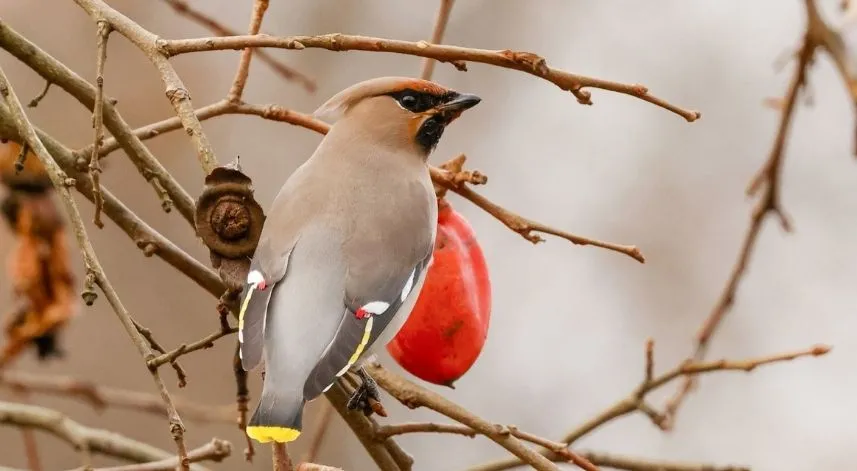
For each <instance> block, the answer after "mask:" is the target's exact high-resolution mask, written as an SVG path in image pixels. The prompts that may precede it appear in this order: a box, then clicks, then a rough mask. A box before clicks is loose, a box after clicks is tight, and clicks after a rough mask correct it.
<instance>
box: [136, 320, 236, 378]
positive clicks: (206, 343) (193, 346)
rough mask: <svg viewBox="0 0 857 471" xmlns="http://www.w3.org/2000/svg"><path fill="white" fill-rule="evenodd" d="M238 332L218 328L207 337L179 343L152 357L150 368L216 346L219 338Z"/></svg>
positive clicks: (149, 363) (231, 328)
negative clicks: (215, 342)
mask: <svg viewBox="0 0 857 471" xmlns="http://www.w3.org/2000/svg"><path fill="white" fill-rule="evenodd" d="M235 332H238V328H236V327H230V328H229V329H228V330H218V331H217V332H214V333H211V334H209V335H206V336H205V337H203V338H201V339H199V340H197V341H196V342H193V343H190V344H182V345H179V346H178V348H176V349H175V350H172V351H170V352H164V353H163V354H162V355H160V356H157V357H155V358H152V359H151V360H149V361H148V362H146V364H148V365H149V368H158V367H159V366H161V365H163V364H164V363H174V362H175V361H176V360H177V359H178V358H179V357H180V356H182V355H186V354H188V353H190V352H195V351H197V350H203V349H206V348H211V347H213V346H214V341H215V340H218V339H220V338H222V337H225V336H227V335H230V334H234V333H235Z"/></svg>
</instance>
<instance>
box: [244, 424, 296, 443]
mask: <svg viewBox="0 0 857 471" xmlns="http://www.w3.org/2000/svg"><path fill="white" fill-rule="evenodd" d="M300 434H301V431H300V430H295V429H293V428H288V427H274V426H267V425H266V426H251V427H247V436H248V437H250V438H252V439H253V440H256V441H257V442H259V443H268V442H271V441H274V442H279V443H288V442H291V441H294V440H295V439H297V438H298V436H300Z"/></svg>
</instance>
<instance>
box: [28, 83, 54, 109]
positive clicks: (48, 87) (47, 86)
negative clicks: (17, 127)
mask: <svg viewBox="0 0 857 471" xmlns="http://www.w3.org/2000/svg"><path fill="white" fill-rule="evenodd" d="M51 85H53V82H51V81H50V80H48V81H46V82H45V88H43V89H42V92H41V93H39V94H38V95H36V97H35V98H33V99H32V100H30V102H29V103H27V108H35V107H37V106H39V103H41V102H42V100H44V99H45V97H46V96H48V92H49V91H50V90H51Z"/></svg>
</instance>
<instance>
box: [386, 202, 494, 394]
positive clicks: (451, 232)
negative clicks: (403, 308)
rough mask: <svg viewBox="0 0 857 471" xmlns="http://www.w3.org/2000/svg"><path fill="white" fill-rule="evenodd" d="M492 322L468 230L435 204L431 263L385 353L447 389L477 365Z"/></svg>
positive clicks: (484, 275) (487, 288)
mask: <svg viewBox="0 0 857 471" xmlns="http://www.w3.org/2000/svg"><path fill="white" fill-rule="evenodd" d="M490 318H491V283H490V281H489V278H488V267H487V265H486V263H485V257H484V255H483V254H482V249H481V248H480V247H479V243H478V242H477V241H476V236H475V234H474V232H473V228H472V227H470V224H468V222H467V220H466V219H464V218H463V217H462V216H461V215H460V214H459V213H458V212H456V211H455V210H454V209H453V208H452V206H450V205H449V203H448V202H447V201H446V200H444V199H440V200H438V215H437V238H436V240H435V246H434V262H433V263H432V265H431V266H430V267H429V269H428V273H427V274H426V281H425V284H424V286H423V289H422V291H421V292H420V296H419V298H417V302H416V304H415V305H414V310H413V311H412V312H411V315H410V317H409V318H408V320H407V321H406V322H405V324H404V325H403V326H402V328H401V330H399V332H398V333H397V334H396V336H395V337H394V338H393V340H392V341H390V343H388V344H387V351H388V352H389V353H390V355H391V356H392V357H393V358H394V359H395V360H396V362H397V363H398V364H399V365H400V366H401V367H402V368H404V369H405V370H407V371H408V372H409V373H411V374H412V375H414V376H416V377H418V378H420V379H422V380H424V381H428V382H430V383H434V384H440V385H445V386H450V387H452V385H453V382H454V381H455V380H457V379H458V378H460V377H461V376H463V375H464V373H466V372H467V370H469V369H470V367H471V366H473V364H474V363H475V362H476V358H477V357H478V356H479V353H480V352H482V347H483V346H484V345H485V338H486V336H487V334H488V324H489V320H490Z"/></svg>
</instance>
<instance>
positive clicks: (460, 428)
mask: <svg viewBox="0 0 857 471" xmlns="http://www.w3.org/2000/svg"><path fill="white" fill-rule="evenodd" d="M408 433H451V434H455V435H464V436H465V437H470V438H473V437H475V436H476V435H478V434H477V432H476V431H474V430H473V429H472V428H470V427H468V426H466V425H459V424H436V423H434V422H414V423H408V424H398V425H380V426H378V428H376V429H375V436H376V437H378V438H387V437H394V436H396V435H404V434H408Z"/></svg>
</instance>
